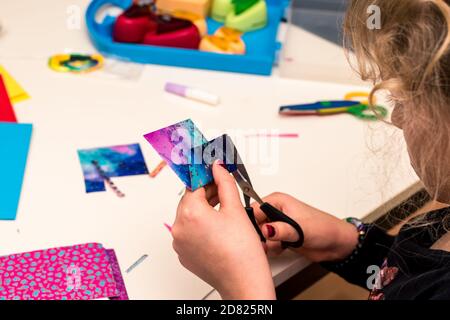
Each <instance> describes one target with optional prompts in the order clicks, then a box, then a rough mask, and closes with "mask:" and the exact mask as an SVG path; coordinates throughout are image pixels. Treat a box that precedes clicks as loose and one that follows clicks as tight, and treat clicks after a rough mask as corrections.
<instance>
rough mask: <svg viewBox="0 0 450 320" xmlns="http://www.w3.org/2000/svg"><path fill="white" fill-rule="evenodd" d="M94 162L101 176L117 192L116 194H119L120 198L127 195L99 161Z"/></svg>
mask: <svg viewBox="0 0 450 320" xmlns="http://www.w3.org/2000/svg"><path fill="white" fill-rule="evenodd" d="M92 164H93V165H94V167H95V169H96V170H97V173H98V174H99V175H100V177H102V179H103V180H104V181H105V183H106V184H107V185H108V186H109V187H110V188H111V190H112V191H113V192H114V193H115V194H116V196H118V197H119V198H123V197H125V194H124V193H123V192H122V191H120V190H119V188H118V187H117V186H116V185H115V184H114V182H112V181H111V179H110V178H109V177H108V175H107V174H106V173H105V172H104V171H103V169H102V168H101V167H100V165H99V164H98V162H97V161H95V160H93V161H92Z"/></svg>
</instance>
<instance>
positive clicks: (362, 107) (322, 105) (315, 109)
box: [280, 92, 388, 121]
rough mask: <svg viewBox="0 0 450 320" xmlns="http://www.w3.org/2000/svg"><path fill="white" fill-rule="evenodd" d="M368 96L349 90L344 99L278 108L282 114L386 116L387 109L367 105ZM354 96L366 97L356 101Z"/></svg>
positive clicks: (379, 117)
mask: <svg viewBox="0 0 450 320" xmlns="http://www.w3.org/2000/svg"><path fill="white" fill-rule="evenodd" d="M368 97H369V94H368V93H367V92H350V93H348V94H347V95H346V96H345V98H344V99H345V100H337V101H319V102H316V103H310V104H300V105H294V106H283V107H281V108H280V114H281V115H284V116H309V115H332V114H340V113H349V114H352V115H353V116H355V117H357V118H358V119H361V120H367V121H376V120H379V119H384V118H386V117H387V115H388V110H387V109H386V108H385V107H383V106H379V105H375V106H374V107H369V102H368V101H367V98H368ZM355 98H366V100H363V101H356V100H354V99H355Z"/></svg>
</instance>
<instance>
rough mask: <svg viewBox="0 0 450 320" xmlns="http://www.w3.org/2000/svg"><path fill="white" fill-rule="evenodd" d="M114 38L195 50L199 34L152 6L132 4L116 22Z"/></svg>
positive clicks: (190, 22) (192, 24)
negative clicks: (157, 11)
mask: <svg viewBox="0 0 450 320" xmlns="http://www.w3.org/2000/svg"><path fill="white" fill-rule="evenodd" d="M113 37H114V40H115V41H117V42H125V43H135V44H146V45H155V46H164V47H176V48H187V49H197V48H198V45H199V43H200V32H199V29H198V28H197V27H196V26H195V25H194V23H193V22H192V21H190V20H188V19H181V18H176V17H174V16H171V15H168V14H156V13H155V12H154V10H153V8H152V6H151V5H148V4H146V5H139V4H134V5H132V6H131V7H130V8H128V9H127V10H126V11H125V12H124V13H122V14H121V15H120V16H119V17H118V18H117V20H116V22H115V24H114V29H113Z"/></svg>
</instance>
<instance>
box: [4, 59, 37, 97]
mask: <svg viewBox="0 0 450 320" xmlns="http://www.w3.org/2000/svg"><path fill="white" fill-rule="evenodd" d="M0 75H1V76H2V78H3V82H5V85H6V90H7V91H8V95H9V99H10V100H11V102H12V103H17V102H20V101H23V100H26V99H29V98H30V96H29V95H28V93H27V92H26V91H25V90H24V89H23V88H22V87H21V86H20V84H18V83H17V81H16V80H15V79H14V78H13V77H12V76H11V75H10V74H9V73H8V71H6V70H5V68H3V67H2V66H0Z"/></svg>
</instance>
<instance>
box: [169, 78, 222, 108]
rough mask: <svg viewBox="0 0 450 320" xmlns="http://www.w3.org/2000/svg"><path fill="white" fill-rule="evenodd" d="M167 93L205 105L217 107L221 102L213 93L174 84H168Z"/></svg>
mask: <svg viewBox="0 0 450 320" xmlns="http://www.w3.org/2000/svg"><path fill="white" fill-rule="evenodd" d="M164 89H165V90H166V91H167V92H170V93H173V94H176V95H178V96H181V97H185V98H188V99H192V100H197V101H200V102H203V103H207V104H211V105H217V104H219V102H220V98H219V97H218V96H217V95H215V94H212V93H209V92H206V91H203V90H201V89H196V88H189V87H186V86H183V85H181V84H176V83H172V82H168V83H166V86H165V88H164Z"/></svg>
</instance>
